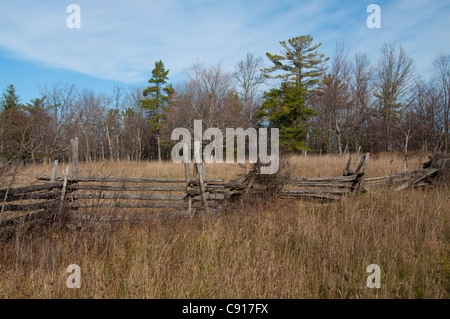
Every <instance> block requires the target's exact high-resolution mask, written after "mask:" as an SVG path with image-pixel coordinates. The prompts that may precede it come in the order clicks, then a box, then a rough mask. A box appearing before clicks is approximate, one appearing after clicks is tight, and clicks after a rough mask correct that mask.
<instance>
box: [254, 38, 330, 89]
mask: <svg viewBox="0 0 450 319" xmlns="http://www.w3.org/2000/svg"><path fill="white" fill-rule="evenodd" d="M312 41H313V38H312V37H311V36H309V35H307V36H303V35H302V36H299V37H296V38H292V39H289V40H288V43H286V41H280V44H281V46H282V47H283V51H282V53H283V55H276V54H270V53H268V52H267V53H266V55H267V57H268V58H269V60H270V61H271V62H272V63H273V66H272V67H270V68H265V69H263V70H262V71H263V72H265V76H266V77H268V78H276V79H282V80H283V81H288V82H294V83H295V85H296V86H305V87H306V88H311V87H312V86H314V85H315V84H316V83H317V82H318V81H319V77H320V76H321V75H322V74H323V68H322V64H323V62H325V61H328V60H329V58H325V55H324V54H322V53H318V52H317V51H316V50H317V48H319V47H320V46H321V45H322V43H318V44H315V45H312ZM278 71H282V72H284V73H278V74H276V75H270V73H274V72H278Z"/></svg>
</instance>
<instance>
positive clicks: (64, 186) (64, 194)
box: [61, 166, 75, 203]
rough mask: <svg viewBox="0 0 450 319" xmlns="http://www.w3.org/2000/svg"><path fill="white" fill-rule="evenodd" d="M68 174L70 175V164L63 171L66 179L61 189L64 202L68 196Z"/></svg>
mask: <svg viewBox="0 0 450 319" xmlns="http://www.w3.org/2000/svg"><path fill="white" fill-rule="evenodd" d="M68 175H69V166H67V167H66V169H65V170H64V171H63V176H64V181H63V185H62V191H61V203H62V202H64V199H65V197H66V188H67V177H68ZM74 196H75V195H74Z"/></svg>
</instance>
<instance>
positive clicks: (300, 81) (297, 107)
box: [257, 35, 328, 151]
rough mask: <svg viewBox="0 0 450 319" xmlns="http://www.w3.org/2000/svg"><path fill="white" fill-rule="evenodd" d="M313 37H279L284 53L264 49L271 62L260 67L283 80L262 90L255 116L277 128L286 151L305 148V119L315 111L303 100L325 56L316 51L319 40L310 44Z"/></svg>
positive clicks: (306, 123) (317, 76)
mask: <svg viewBox="0 0 450 319" xmlns="http://www.w3.org/2000/svg"><path fill="white" fill-rule="evenodd" d="M312 41H313V38H312V37H311V36H309V35H308V36H300V37H296V38H292V39H289V40H288V43H286V41H280V44H281V46H282V47H283V48H284V50H283V55H273V54H270V53H266V55H267V57H268V58H269V60H270V61H271V62H272V63H273V66H272V67H270V68H265V69H262V71H263V72H265V76H266V77H267V78H275V79H281V80H282V84H281V87H280V88H279V89H272V90H271V91H270V92H266V93H265V101H264V102H263V104H262V106H261V109H260V111H259V112H258V114H257V117H259V118H263V119H265V120H267V121H268V124H269V125H270V126H272V127H278V128H279V129H280V146H281V147H282V149H284V150H285V151H300V150H306V149H307V139H308V130H309V124H308V120H309V118H311V117H312V116H314V115H316V114H317V113H316V112H315V111H314V110H313V109H311V108H308V107H307V106H306V100H307V98H308V95H309V94H310V93H311V92H312V89H313V87H314V85H315V84H316V83H317V82H318V81H319V77H320V76H321V75H322V73H323V69H322V63H323V62H325V61H327V60H328V58H324V57H325V56H324V55H323V54H321V53H318V52H317V51H316V49H317V48H318V47H319V46H320V45H321V43H319V44H316V45H312ZM273 73H276V74H275V75H272V74H273Z"/></svg>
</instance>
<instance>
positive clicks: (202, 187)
mask: <svg viewBox="0 0 450 319" xmlns="http://www.w3.org/2000/svg"><path fill="white" fill-rule="evenodd" d="M195 165H196V167H197V177H198V180H199V182H200V196H201V197H202V202H203V210H204V211H205V213H206V214H207V213H208V212H209V210H208V200H207V198H206V190H205V181H204V180H203V170H202V165H203V164H201V163H196V164H195Z"/></svg>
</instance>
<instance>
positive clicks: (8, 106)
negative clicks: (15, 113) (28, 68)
mask: <svg viewBox="0 0 450 319" xmlns="http://www.w3.org/2000/svg"><path fill="white" fill-rule="evenodd" d="M19 99H20V98H19V96H18V95H17V94H16V88H15V87H14V85H12V84H10V85H9V86H8V87H7V88H6V89H5V92H3V94H2V99H1V101H0V106H1V107H2V109H3V110H5V111H8V110H13V109H16V108H18V107H19V106H20V104H19Z"/></svg>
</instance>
